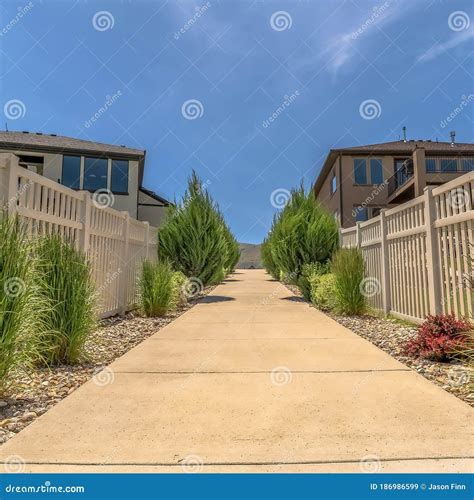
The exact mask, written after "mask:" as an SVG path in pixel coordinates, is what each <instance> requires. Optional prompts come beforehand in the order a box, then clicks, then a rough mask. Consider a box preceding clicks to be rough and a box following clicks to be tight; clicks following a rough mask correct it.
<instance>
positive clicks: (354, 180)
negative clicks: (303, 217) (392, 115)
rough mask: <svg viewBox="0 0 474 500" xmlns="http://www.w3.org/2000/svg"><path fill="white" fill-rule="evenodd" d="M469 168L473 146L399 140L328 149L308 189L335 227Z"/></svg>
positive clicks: (472, 167) (365, 217) (374, 212)
mask: <svg viewBox="0 0 474 500" xmlns="http://www.w3.org/2000/svg"><path fill="white" fill-rule="evenodd" d="M473 170H474V144H467V143H456V142H455V136H454V133H452V136H451V142H437V141H429V140H406V139H405V140H400V141H393V142H384V143H379V144H370V145H367V146H356V147H348V148H341V149H331V150H330V152H329V154H328V155H327V157H326V160H325V162H324V164H323V167H322V169H321V172H320V174H319V177H318V179H317V180H316V182H315V184H314V186H313V190H314V194H315V195H316V197H317V198H318V200H319V201H320V203H321V204H322V205H323V206H324V207H326V208H327V209H328V210H329V211H330V212H331V213H333V214H334V216H335V217H336V218H337V220H338V221H339V222H340V224H341V226H342V227H344V228H346V227H351V226H353V225H354V224H355V223H356V222H358V221H361V222H362V221H365V220H368V219H370V218H372V217H376V216H377V215H378V214H379V213H380V210H381V209H382V208H390V207H393V206H395V205H398V204H400V203H405V202H406V201H408V200H411V199H412V198H415V197H417V196H420V195H421V194H423V189H424V188H425V187H426V186H428V185H440V184H444V183H445V182H448V181H450V180H452V179H454V178H456V177H458V176H460V175H463V174H465V173H466V172H470V171H473Z"/></svg>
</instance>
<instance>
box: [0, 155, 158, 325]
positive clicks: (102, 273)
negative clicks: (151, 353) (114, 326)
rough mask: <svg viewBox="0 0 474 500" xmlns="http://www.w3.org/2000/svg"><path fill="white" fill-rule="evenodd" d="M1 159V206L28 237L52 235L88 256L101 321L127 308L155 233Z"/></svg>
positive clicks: (81, 193)
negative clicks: (18, 221) (25, 229)
mask: <svg viewBox="0 0 474 500" xmlns="http://www.w3.org/2000/svg"><path fill="white" fill-rule="evenodd" d="M1 156H2V158H1V159H0V200H1V201H2V206H3V207H5V208H7V209H8V211H9V212H10V213H18V214H19V215H20V216H21V217H22V219H23V220H24V221H25V223H26V224H27V227H28V230H29V233H30V234H31V235H32V236H35V235H38V234H52V233H56V234H59V235H60V236H62V237H64V238H67V239H69V240H71V241H73V242H75V243H76V245H77V247H78V248H80V249H81V250H83V251H85V252H86V253H87V255H88V257H89V259H90V261H91V265H92V272H93V276H94V279H95V282H96V284H97V291H98V295H99V315H100V317H101V318H104V317H107V316H112V315H114V314H117V313H122V312H124V311H126V310H128V309H130V308H132V307H133V306H134V305H135V304H136V303H137V299H138V287H137V280H138V276H139V272H140V269H141V265H142V262H143V260H144V259H145V258H146V259H149V260H155V259H156V257H157V229H156V228H154V227H151V226H150V225H149V224H148V222H140V221H137V220H135V219H133V218H131V217H130V216H129V214H128V212H119V211H117V210H114V209H112V208H109V207H106V206H102V205H101V204H100V203H96V202H95V201H94V200H93V198H92V196H91V194H90V193H89V192H88V191H74V190H72V189H69V188H67V187H64V186H62V185H60V184H58V183H57V182H54V181H52V180H50V179H47V178H46V177H43V176H41V175H38V174H36V173H34V172H31V171H29V170H27V169H25V168H22V167H20V166H18V163H17V159H16V157H14V156H13V155H8V156H7V155H1Z"/></svg>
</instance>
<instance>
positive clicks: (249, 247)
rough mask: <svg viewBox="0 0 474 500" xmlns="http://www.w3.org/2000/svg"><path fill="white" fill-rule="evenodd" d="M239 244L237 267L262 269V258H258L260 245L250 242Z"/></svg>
mask: <svg viewBox="0 0 474 500" xmlns="http://www.w3.org/2000/svg"><path fill="white" fill-rule="evenodd" d="M239 245H240V260H239V262H238V264H237V266H236V267H237V269H249V268H252V267H253V268H255V269H262V267H263V266H262V260H261V259H260V245H253V244H252V243H239Z"/></svg>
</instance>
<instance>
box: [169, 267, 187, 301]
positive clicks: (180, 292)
mask: <svg viewBox="0 0 474 500" xmlns="http://www.w3.org/2000/svg"><path fill="white" fill-rule="evenodd" d="M187 281H188V278H186V276H185V275H184V274H183V273H182V272H180V271H176V272H174V273H173V276H172V277H171V283H172V288H173V299H172V307H173V309H175V308H177V307H182V306H184V305H186V303H187V302H188V297H187V295H186V289H185V286H186V282H187Z"/></svg>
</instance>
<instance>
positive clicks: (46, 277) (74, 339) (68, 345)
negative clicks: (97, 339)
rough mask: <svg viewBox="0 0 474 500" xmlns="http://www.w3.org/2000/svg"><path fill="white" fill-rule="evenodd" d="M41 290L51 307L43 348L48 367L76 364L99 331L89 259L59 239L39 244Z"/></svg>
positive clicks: (46, 316)
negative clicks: (85, 345) (95, 333)
mask: <svg viewBox="0 0 474 500" xmlns="http://www.w3.org/2000/svg"><path fill="white" fill-rule="evenodd" d="M37 252H38V266H37V267H38V272H37V280H38V289H39V293H40V295H41V296H42V297H43V299H44V300H45V301H47V302H48V303H49V304H50V305H51V307H50V308H49V309H48V311H47V313H46V315H45V322H46V332H45V334H44V335H43V337H42V342H41V345H40V349H41V354H42V358H43V360H44V361H45V362H46V363H47V364H58V363H74V362H77V361H78V360H79V359H80V357H81V355H82V353H83V348H84V344H85V342H86V340H87V337H88V336H89V335H90V334H91V333H92V332H93V330H94V328H95V327H96V317H97V309H96V292H95V286H94V282H93V279H92V275H91V269H90V265H89V262H88V260H87V257H86V255H85V254H84V253H83V252H81V251H79V250H77V249H76V248H75V247H74V246H73V244H72V243H69V242H67V241H64V240H62V239H61V238H60V237H59V236H57V235H51V236H44V237H42V238H40V240H39V241H38V244H37Z"/></svg>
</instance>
